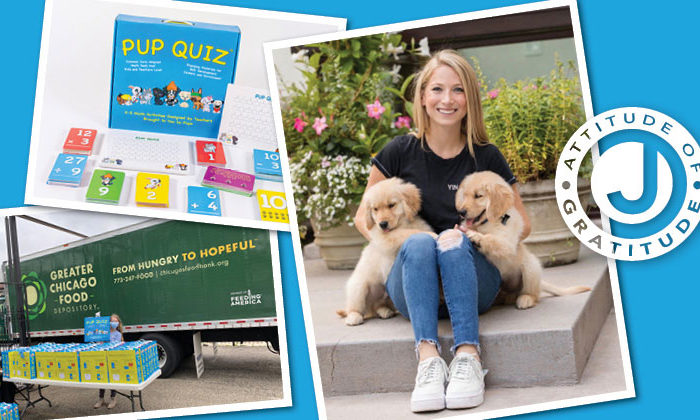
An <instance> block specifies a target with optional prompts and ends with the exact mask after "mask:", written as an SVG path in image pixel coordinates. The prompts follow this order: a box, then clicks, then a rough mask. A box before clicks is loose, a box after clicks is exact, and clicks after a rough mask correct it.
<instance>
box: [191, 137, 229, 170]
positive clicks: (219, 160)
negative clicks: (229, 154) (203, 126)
mask: <svg viewBox="0 0 700 420" xmlns="http://www.w3.org/2000/svg"><path fill="white" fill-rule="evenodd" d="M195 144H196V149H197V165H204V166H220V167H224V166H226V155H225V154H224V148H223V145H222V144H221V143H220V142H218V141H205V140H197V141H196V143H195Z"/></svg>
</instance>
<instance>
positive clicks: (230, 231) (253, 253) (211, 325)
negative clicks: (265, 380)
mask: <svg viewBox="0 0 700 420" xmlns="http://www.w3.org/2000/svg"><path fill="white" fill-rule="evenodd" d="M276 239H277V238H276V236H275V235H274V233H271V232H269V231H266V230H259V229H249V228H241V227H232V226H220V225H209V224H200V223H191V222H180V221H161V220H151V221H146V222H143V223H139V224H136V225H132V226H129V227H126V228H122V229H119V230H115V231H112V232H108V233H104V234H101V235H97V236H94V237H91V238H88V239H83V240H79V241H76V242H72V243H69V244H66V245H63V246H60V247H56V248H52V249H49V250H46V251H42V252H39V253H36V254H32V255H27V256H23V257H22V258H21V260H20V269H21V276H22V277H21V282H22V284H23V286H24V291H25V299H26V304H25V311H24V314H25V319H27V320H28V330H29V336H30V337H31V340H32V341H54V342H62V341H82V339H83V337H82V334H83V323H84V318H85V317H88V316H94V315H95V314H96V313H101V314H102V315H103V316H105V315H110V314H112V313H116V314H119V316H120V317H121V319H122V321H123V323H124V339H125V340H136V339H139V338H144V339H151V340H155V341H156V342H157V343H158V348H159V355H160V364H161V371H162V373H163V376H165V377H167V376H169V375H170V374H171V373H172V372H173V371H174V370H175V369H176V368H177V366H178V365H179V363H180V361H181V360H182V359H183V358H184V357H186V356H189V355H190V354H192V351H193V335H194V334H195V333H197V332H200V333H201V341H205V342H206V341H208V342H219V341H228V342H231V341H265V342H268V345H269V346H271V347H272V348H273V349H274V350H276V351H278V350H279V338H278V331H277V313H276V305H275V288H274V283H275V281H274V275H275V274H274V273H278V272H279V271H278V270H277V269H276V267H279V266H278V265H277V264H278V263H277V261H278V251H277V242H276ZM20 241H21V238H20ZM6 265H7V263H4V264H3V270H2V273H3V275H4V276H5V277H7V269H6ZM5 283H7V281H5ZM8 286H9V287H8ZM16 290H22V289H21V288H20V289H17V288H15V287H13V286H12V285H7V284H6V287H5V288H4V291H5V293H9V295H8V296H6V299H5V305H6V307H5V308H4V309H5V311H7V312H8V313H11V312H12V309H13V308H12V305H13V302H17V299H16V296H15V294H16V293H17V292H16ZM0 298H1V297H0ZM8 324H9V325H5V329H6V331H8V332H9V334H16V332H17V331H19V330H18V328H19V327H18V325H17V322H16V320H13V321H9V322H8Z"/></svg>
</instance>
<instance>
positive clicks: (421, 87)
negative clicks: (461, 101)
mask: <svg viewBox="0 0 700 420" xmlns="http://www.w3.org/2000/svg"><path fill="white" fill-rule="evenodd" d="M440 66H448V67H449V68H451V69H452V70H454V72H455V73H457V76H459V79H460V81H461V82H462V86H463V87H464V94H465V95H466V98H467V115H465V116H464V119H463V120H462V130H461V131H462V134H464V135H465V136H466V137H467V145H468V147H469V153H470V154H471V155H472V156H474V144H477V145H479V146H483V145H485V144H488V142H489V139H488V136H487V135H486V126H485V125H484V113H483V111H482V109H481V97H480V95H479V80H478V79H477V77H476V72H475V71H474V69H473V68H472V66H470V65H469V63H467V60H465V59H464V57H462V56H461V55H459V54H458V53H457V51H454V50H442V51H438V52H437V53H435V54H433V56H432V57H431V58H430V60H428V62H427V63H425V66H423V68H422V69H421V71H420V72H418V75H417V76H416V82H415V91H414V93H413V120H414V122H415V124H416V131H417V137H418V138H419V139H421V141H423V139H424V138H425V137H424V136H425V133H426V132H427V131H428V130H429V129H430V117H429V116H428V114H427V112H426V111H425V107H424V106H423V101H422V98H423V93H425V87H426V85H427V84H428V81H429V80H430V77H432V75H433V72H434V71H435V69H437V68H438V67H440Z"/></svg>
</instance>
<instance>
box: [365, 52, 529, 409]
mask: <svg viewBox="0 0 700 420" xmlns="http://www.w3.org/2000/svg"><path fill="white" fill-rule="evenodd" d="M415 86H416V87H415V93H414V111H413V112H414V115H413V116H414V120H415V125H416V132H415V133H412V134H408V135H405V136H400V137H397V138H395V139H393V140H392V141H391V142H389V143H388V144H387V145H386V146H385V147H384V149H382V150H381V151H380V152H379V153H378V154H377V156H376V157H375V158H374V159H372V168H371V170H370V174H369V180H368V183H367V187H370V186H372V185H374V184H375V183H377V182H379V181H381V180H383V179H386V178H390V177H394V176H396V177H399V178H402V179H404V180H406V181H408V182H411V183H413V184H415V185H416V186H418V188H419V189H420V190H421V195H422V198H423V206H422V209H421V212H420V216H421V217H423V218H424V219H425V220H426V221H427V222H428V224H430V226H431V227H432V228H433V230H434V231H435V232H436V233H439V237H438V239H437V240H434V239H433V238H432V237H431V236H429V235H428V234H416V235H413V236H412V237H410V238H409V239H408V240H407V241H406V242H405V243H404V245H403V246H402V248H401V250H400V251H399V254H398V255H397V257H396V260H395V262H394V265H393V267H392V269H391V272H390V274H389V278H388V279H387V283H386V289H387V293H388V294H389V296H390V297H391V299H392V301H393V302H394V304H395V305H396V308H397V309H398V310H399V312H401V314H402V315H404V316H405V317H406V318H408V319H409V320H410V321H411V325H412V327H413V332H414V335H415V342H416V352H417V355H418V361H419V363H418V373H417V375H416V384H415V388H414V390H413V392H412V394H411V410H413V411H416V412H419V411H434V410H441V409H443V408H445V407H447V408H449V409H458V408H468V407H475V406H477V405H479V404H481V403H482V402H483V399H484V374H483V370H482V367H481V360H480V358H479V350H480V349H479V314H480V313H483V312H485V311H486V310H488V309H489V308H490V306H491V305H492V303H493V301H494V300H495V298H496V295H497V294H498V291H499V288H500V284H501V278H500V274H499V273H498V270H497V269H496V268H495V267H494V266H493V265H492V264H490V263H489V262H488V261H487V260H486V259H485V258H484V256H483V255H482V254H481V253H479V251H478V250H476V249H475V248H473V247H472V245H471V243H470V241H469V239H468V238H467V237H466V235H464V233H463V232H462V231H460V230H459V228H458V227H457V225H458V222H459V215H458V213H457V210H456V209H455V193H456V191H457V187H458V186H459V183H460V181H461V180H462V179H463V178H464V177H465V176H466V175H469V174H471V173H473V172H476V171H485V170H490V171H493V172H496V173H498V174H500V175H501V176H502V177H503V179H505V180H506V182H508V183H509V184H510V185H512V188H513V191H514V192H515V196H516V207H517V209H518V210H519V212H520V213H521V214H522V216H523V219H524V220H525V229H524V233H523V237H525V236H527V235H528V234H529V231H530V223H529V219H528V217H527V215H526V213H525V210H524V208H523V206H522V201H521V199H520V195H519V194H518V189H517V186H516V179H515V177H514V176H513V173H512V172H511V170H510V168H509V167H508V164H507V162H506V160H505V158H504V157H503V155H502V154H501V153H500V152H499V150H498V149H497V148H496V146H494V145H493V144H490V143H489V142H488V138H487V136H486V129H485V126H484V121H483V113H482V109H481V100H480V97H479V82H478V80H477V78H476V74H475V72H474V70H473V69H472V68H471V66H470V65H469V64H468V63H467V61H466V60H465V59H464V58H462V57H461V56H460V55H459V54H458V53H457V52H455V51H452V50H443V51H439V52H437V53H436V54H435V55H434V56H433V57H431V59H430V60H429V61H428V62H427V63H426V65H425V66H424V67H423V69H422V70H421V71H420V72H419V73H418V75H417V77H416V82H415ZM363 209H364V207H363V206H360V210H359V211H358V212H357V214H356V216H355V222H356V223H355V226H357V228H358V229H359V230H360V231H361V232H362V234H363V235H365V236H366V237H367V236H368V232H367V231H366V229H365V228H364V227H365V226H366V224H365V223H363V221H364V220H365V217H366V215H365V213H364V210H363ZM441 290H442V293H443V295H444V302H443V301H442V299H441V296H440V293H441ZM446 317H449V318H450V322H451V324H452V330H453V334H454V346H453V348H452V349H451V350H452V352H453V354H454V358H453V360H452V363H451V364H450V366H449V368H448V366H447V364H446V363H445V361H444V360H443V359H442V357H441V348H440V344H439V342H438V335H437V325H438V318H446ZM445 384H447V387H446V388H445Z"/></svg>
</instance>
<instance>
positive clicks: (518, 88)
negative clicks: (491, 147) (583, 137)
mask: <svg viewBox="0 0 700 420" xmlns="http://www.w3.org/2000/svg"><path fill="white" fill-rule="evenodd" d="M477 73H478V74H479V77H480V79H481V86H482V91H483V92H482V93H483V97H482V105H483V109H484V120H485V122H486V131H487V133H488V136H489V140H490V141H491V142H492V143H494V144H495V145H496V146H498V148H499V149H500V151H501V153H503V155H504V156H505V158H506V160H507V161H508V164H509V165H510V168H511V169H512V171H513V173H514V174H515V176H516V177H517V178H518V180H519V181H520V182H527V181H531V180H542V179H552V178H554V175H555V173H556V169H557V162H558V160H559V155H560V154H561V152H562V150H563V148H564V146H565V145H566V142H567V141H568V140H569V137H571V135H572V134H573V133H574V132H575V131H576V129H578V128H579V127H580V126H581V125H582V124H583V123H584V122H585V120H586V116H585V113H584V109H583V102H582V94H581V86H580V83H579V80H578V77H577V75H576V68H575V66H574V64H573V62H569V63H568V64H566V65H565V64H564V63H562V62H561V61H559V59H558V58H557V59H556V61H555V66H554V69H553V70H552V71H551V72H550V74H549V75H548V76H547V77H539V78H535V79H526V80H519V81H517V82H515V83H510V84H509V83H507V82H506V81H505V80H504V79H500V80H499V81H498V82H496V84H495V85H494V86H492V87H488V86H487V85H486V83H485V82H484V80H483V75H482V73H481V70H480V69H479V68H478V66H477Z"/></svg>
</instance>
